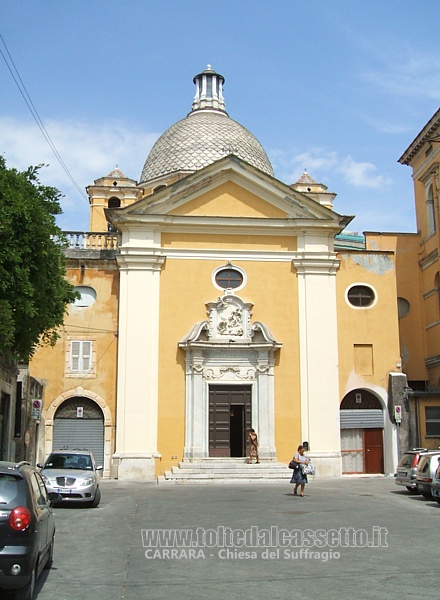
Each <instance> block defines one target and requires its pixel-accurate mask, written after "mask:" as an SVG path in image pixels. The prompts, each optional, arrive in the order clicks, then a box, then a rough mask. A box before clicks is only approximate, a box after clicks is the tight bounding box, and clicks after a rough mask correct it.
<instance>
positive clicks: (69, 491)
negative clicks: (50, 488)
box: [57, 488, 72, 494]
mask: <svg viewBox="0 0 440 600" xmlns="http://www.w3.org/2000/svg"><path fill="white" fill-rule="evenodd" d="M57 492H58V494H71V493H72V490H66V489H65V488H58V489H57Z"/></svg>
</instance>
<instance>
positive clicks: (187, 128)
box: [140, 65, 274, 184]
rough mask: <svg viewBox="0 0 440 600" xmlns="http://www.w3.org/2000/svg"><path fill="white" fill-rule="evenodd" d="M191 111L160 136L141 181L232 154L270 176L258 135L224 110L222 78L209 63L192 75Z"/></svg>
mask: <svg viewBox="0 0 440 600" xmlns="http://www.w3.org/2000/svg"><path fill="white" fill-rule="evenodd" d="M194 82H195V84H196V96H195V98H194V101H193V108H192V111H191V112H190V113H189V115H188V116H187V117H185V118H184V119H182V120H181V121H178V122H177V123H175V124H174V125H172V126H171V127H170V128H169V129H167V131H165V133H164V134H162V135H161V136H160V138H159V139H158V140H157V142H156V143H155V144H154V146H153V148H152V149H151V152H150V154H149V155H148V158H147V160H146V162H145V164H144V168H143V169H142V174H141V178H140V183H141V184H142V183H145V182H147V181H150V180H152V179H156V178H159V177H163V176H165V175H168V174H171V173H176V172H187V173H192V172H194V171H198V170H199V169H203V168H204V167H206V166H207V165H210V164H212V163H213V162H215V161H216V160H219V159H220V158H223V157H224V156H227V155H228V154H234V155H235V156H238V157H239V158H241V159H242V160H244V161H245V162H247V163H249V164H251V165H253V166H254V167H256V168H257V169H260V170H261V171H264V172H265V173H267V174H268V175H272V176H273V174H274V173H273V169H272V165H271V164H270V160H269V158H268V156H267V154H266V152H265V151H264V149H263V147H262V146H261V144H260V142H259V141H258V140H257V138H256V137H255V136H254V135H252V133H251V132H250V131H248V130H247V129H246V128H245V127H243V126H242V125H240V124H239V123H237V121H234V120H233V119H231V118H230V117H229V116H228V114H227V112H226V111H225V110H224V101H223V95H222V85H223V82H224V79H223V77H222V76H221V75H219V74H218V73H216V72H215V71H213V70H212V69H211V67H210V65H208V67H207V69H206V70H205V71H203V73H200V74H199V75H196V76H195V77H194Z"/></svg>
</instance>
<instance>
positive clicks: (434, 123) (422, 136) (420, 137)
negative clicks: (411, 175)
mask: <svg viewBox="0 0 440 600" xmlns="http://www.w3.org/2000/svg"><path fill="white" fill-rule="evenodd" d="M439 127H440V108H439V109H438V110H437V112H436V113H434V115H433V116H432V117H431V119H430V120H429V121H428V122H427V123H426V125H425V126H424V128H423V129H422V130H421V131H420V132H419V133H418V134H417V136H416V137H415V138H414V139H413V141H412V142H411V144H410V145H409V146H408V148H407V149H406V150H405V152H404V153H403V154H402V156H401V157H400V158H399V160H398V161H397V162H399V163H400V164H402V165H409V164H410V163H411V160H412V159H413V158H414V156H415V155H416V154H417V152H418V151H419V150H420V148H421V147H422V146H423V144H425V143H426V142H429V141H431V140H430V136H432V135H433V134H434V133H435V132H436V131H437V130H438V128H439ZM437 137H438V136H437ZM437 141H440V139H439V140H437Z"/></svg>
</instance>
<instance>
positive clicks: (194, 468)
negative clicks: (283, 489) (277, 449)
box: [157, 458, 292, 485]
mask: <svg viewBox="0 0 440 600" xmlns="http://www.w3.org/2000/svg"><path fill="white" fill-rule="evenodd" d="M291 476H292V471H291V470H290V469H288V467H287V465H286V464H284V463H279V462H276V461H264V460H262V461H261V462H260V464H258V465H257V464H255V463H253V464H251V465H250V464H248V462H247V459H245V458H223V459H218V458H206V459H203V460H200V461H197V462H181V463H179V465H178V466H175V467H172V469H171V471H165V473H164V475H161V476H159V477H158V478H157V483H158V484H160V485H162V484H203V483H271V482H272V483H273V482H281V481H286V480H290V478H291Z"/></svg>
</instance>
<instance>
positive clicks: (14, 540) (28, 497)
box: [0, 461, 61, 600]
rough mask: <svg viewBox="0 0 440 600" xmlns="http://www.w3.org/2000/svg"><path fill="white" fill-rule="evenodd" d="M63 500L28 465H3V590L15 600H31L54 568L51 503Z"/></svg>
mask: <svg viewBox="0 0 440 600" xmlns="http://www.w3.org/2000/svg"><path fill="white" fill-rule="evenodd" d="M60 500H61V498H60V497H59V496H58V494H55V493H48V492H47V490H46V487H45V485H44V481H43V479H42V477H41V476H40V474H39V473H38V471H37V470H36V469H35V468H33V467H31V465H30V464H29V463H27V462H19V463H13V462H3V461H2V462H0V589H3V590H13V594H14V596H15V599H16V600H32V597H33V594H34V589H35V582H36V580H37V578H38V577H39V575H40V574H41V572H42V570H43V569H49V568H50V567H51V566H52V562H53V549H54V542H55V519H54V514H53V511H52V503H53V502H54V501H60ZM0 597H3V596H2V595H1V594H0Z"/></svg>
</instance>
